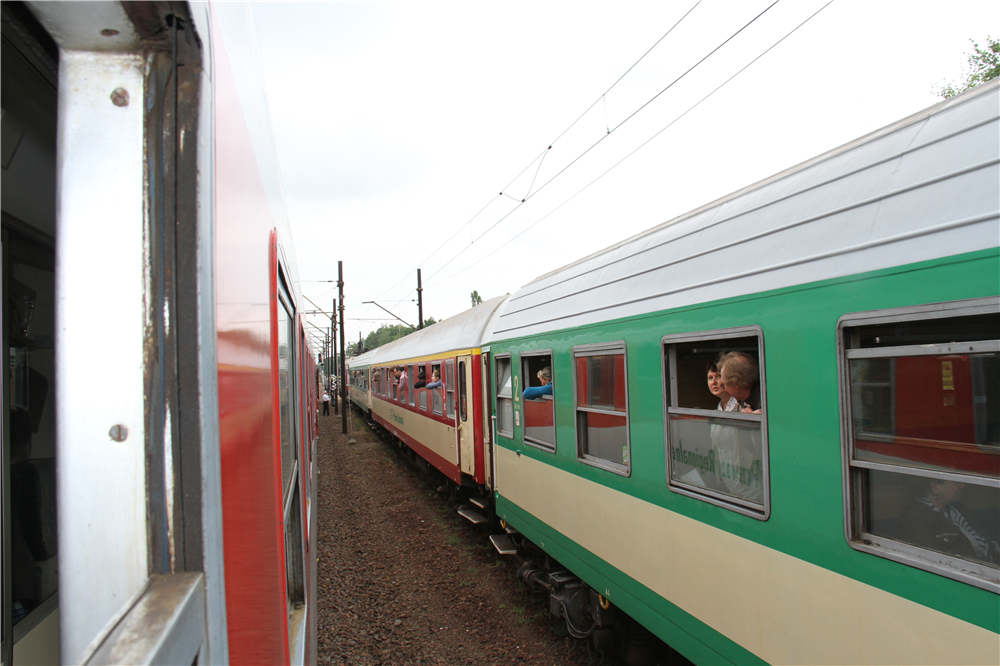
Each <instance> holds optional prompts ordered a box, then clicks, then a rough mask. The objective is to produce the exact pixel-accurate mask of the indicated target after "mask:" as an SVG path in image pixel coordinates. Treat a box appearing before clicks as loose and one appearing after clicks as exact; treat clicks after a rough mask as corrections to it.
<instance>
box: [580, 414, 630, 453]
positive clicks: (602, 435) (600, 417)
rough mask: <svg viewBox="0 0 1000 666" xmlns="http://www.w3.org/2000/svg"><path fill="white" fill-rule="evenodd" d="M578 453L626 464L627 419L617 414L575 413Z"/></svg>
mask: <svg viewBox="0 0 1000 666" xmlns="http://www.w3.org/2000/svg"><path fill="white" fill-rule="evenodd" d="M576 426H577V437H578V438H579V446H580V453H581V454H582V455H588V456H591V457H594V458H600V459H601V460H607V461H608V462H612V463H614V464H616V465H624V466H628V464H629V453H628V419H626V418H625V416H623V415H618V414H596V413H594V412H577V413H576Z"/></svg>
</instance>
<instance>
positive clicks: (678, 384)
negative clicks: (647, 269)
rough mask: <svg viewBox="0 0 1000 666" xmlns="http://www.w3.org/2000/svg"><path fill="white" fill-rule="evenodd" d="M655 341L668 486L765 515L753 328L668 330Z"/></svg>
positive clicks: (758, 346)
mask: <svg viewBox="0 0 1000 666" xmlns="http://www.w3.org/2000/svg"><path fill="white" fill-rule="evenodd" d="M662 344H663V370H664V371H663V379H664V384H665V385H664V390H663V395H664V412H665V414H664V426H665V433H664V441H665V444H666V448H667V451H666V460H667V485H668V487H669V488H670V490H672V491H674V492H677V493H680V494H682V495H688V496H690V497H696V498H698V499H701V500H705V501H707V502H711V503H712V504H717V505H719V506H722V507H725V508H727V509H732V510H733V511H737V512H739V513H743V514H746V515H748V516H752V517H754V518H757V519H760V520H767V518H768V515H769V513H770V504H769V493H768V464H767V408H766V398H765V391H764V364H763V363H762V362H761V360H762V359H763V357H764V356H763V336H762V334H761V331H760V329H759V328H758V327H756V326H753V327H742V328H734V329H727V330H722V331H707V332H703V333H696V334H680V335H667V336H665V337H664V338H663V341H662ZM723 373H725V374H726V377H727V378H728V379H729V383H728V385H726V384H725V383H724V382H723V379H722V377H723Z"/></svg>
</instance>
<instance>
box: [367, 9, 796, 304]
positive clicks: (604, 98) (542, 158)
mask: <svg viewBox="0 0 1000 666" xmlns="http://www.w3.org/2000/svg"><path fill="white" fill-rule="evenodd" d="M777 1H778V0H775V2H777ZM700 4H701V0H698V1H697V2H696V3H695V4H694V5H692V6H691V8H690V9H688V10H687V11H686V12H685V13H684V15H683V16H681V17H680V18H679V19H678V20H677V21H676V22H675V23H674V24H673V25H672V26H670V29H669V30H667V31H666V32H665V33H663V35H662V36H661V37H660V38H659V39H657V40H656V42H655V43H654V44H653V45H652V46H650V47H649V48H648V49H647V50H646V52H645V53H643V54H642V55H641V56H640V57H639V59H638V60H636V61H635V62H634V63H632V64H631V65H630V66H629V68H628V69H626V70H625V72H623V73H622V74H621V76H619V77H618V78H617V79H616V80H615V82H614V83H612V84H611V86H610V87H609V88H608V89H607V90H605V91H604V92H603V93H601V95H600V96H598V97H597V99H595V100H594V101H593V102H592V103H591V104H590V106H588V107H587V108H586V109H584V111H583V113H581V114H580V115H579V116H578V117H577V118H576V120H574V121H573V122H571V123H570V124H569V125H568V126H567V127H566V128H565V129H564V130H563V131H562V132H560V133H559V135H558V136H557V137H556V138H555V139H553V140H552V141H550V142H549V144H548V146H547V147H546V148H545V149H544V150H542V152H541V153H539V154H538V156H537V157H535V158H534V159H532V160H531V161H530V162H529V163H528V164H527V165H526V166H525V167H524V168H523V169H521V171H520V172H519V173H518V174H517V175H516V176H514V178H513V179H512V180H511V181H510V182H509V183H507V185H506V186H505V187H503V188H501V190H500V193H499V194H498V195H497V197H500V196H508V197H510V198H511V199H514V200H515V201H518V202H519V205H518V206H517V207H515V208H514V209H513V210H511V211H509V212H508V213H507V214H506V215H504V216H503V217H502V218H501V219H500V220H499V221H498V222H497V223H499V222H502V221H503V220H504V219H506V218H507V217H508V216H509V215H510V214H511V213H513V212H514V210H517V208H518V207H520V204H521V203H524V200H526V199H527V196H528V194H530V192H531V188H532V187H534V184H535V179H537V177H538V173H539V172H540V171H541V167H542V162H544V161H545V156H546V155H547V154H548V152H549V151H550V150H552V147H553V146H554V145H555V144H556V142H558V141H559V140H560V139H561V138H563V136H565V135H566V133H567V132H569V131H570V130H571V129H573V127H575V126H576V124H577V123H579V122H580V120H581V119H583V118H584V117H585V116H586V115H587V114H588V113H589V112H590V110H591V109H593V108H594V106H595V105H596V104H598V103H599V102H602V101H603V102H604V103H605V119H606V118H607V94H608V93H609V92H611V91H612V90H613V89H614V87H615V86H617V85H618V84H619V83H621V81H622V79H624V78H625V77H626V76H627V75H628V74H629V72H631V71H632V70H633V69H635V67H636V66H637V65H638V64H639V63H640V62H642V60H643V59H644V58H645V57H646V56H647V55H649V54H650V53H651V52H652V51H653V49H655V48H656V47H657V46H658V45H659V44H660V42H662V41H663V40H664V39H665V38H666V37H667V36H668V35H669V34H670V33H671V32H673V31H674V29H675V28H676V27H677V26H678V25H680V24H681V22H682V21H683V20H684V19H685V18H687V16H688V15H689V14H690V13H691V12H693V11H694V10H695V8H697V7H698V5H700ZM620 125H621V124H620V123H619V126H620ZM610 133H611V131H610V130H609V131H608V134H610ZM588 150H589V149H588ZM577 159H579V158H577ZM574 161H575V160H574ZM536 162H537V163H538V167H537V168H536V169H535V178H533V179H532V181H531V185H529V187H528V194H526V195H525V197H523V198H522V199H518V198H517V197H514V196H511V195H509V194H505V191H506V190H507V189H508V188H510V187H511V186H512V185H513V184H514V183H516V182H517V180H518V179H519V178H520V177H521V176H523V175H524V174H525V173H526V172H527V171H528V169H530V168H531V166H532V165H533V164H535V163H536ZM548 182H551V179H550V180H549V181H548ZM546 184H548V183H546ZM497 197H493V198H491V199H490V200H489V201H488V202H487V203H486V205H484V206H483V207H482V208H481V209H480V210H479V211H478V212H477V213H476V214H475V215H473V216H472V217H471V218H469V220H468V221H467V222H465V223H463V224H462V225H460V226H459V227H458V228H457V229H456V230H455V232H454V233H453V234H452V235H451V236H449V237H448V239H447V240H445V241H444V242H443V243H442V244H441V245H439V246H438V247H437V248H436V249H435V250H434V251H433V252H431V253H430V254H429V255H427V257H426V258H425V259H424V260H423V261H422V262H420V264H418V265H423V264H425V263H427V262H428V261H429V260H430V259H431V258H432V257H433V256H434V255H435V254H437V253H438V252H440V251H441V250H442V249H443V248H444V247H445V246H447V245H448V243H450V242H451V241H452V240H454V238H455V237H456V236H458V234H459V233H461V232H462V231H463V230H464V229H465V228H466V227H468V226H470V225H471V224H472V222H474V221H475V220H476V218H478V217H479V216H480V215H482V214H483V211H485V210H486V209H487V208H489V207H490V205H491V204H492V203H493V202H494V201H495V199H496V198H497ZM497 223H494V224H493V226H491V227H490V229H492V228H493V227H495V226H496V224H497ZM490 229H487V231H486V232H484V233H483V234H480V235H479V237H478V238H470V240H469V245H472V244H473V243H475V242H476V241H477V240H479V238H482V237H483V236H484V235H485V234H486V233H488V232H489V231H490ZM467 247H468V246H467ZM456 256H457V255H456ZM453 258H454V257H453ZM447 263H451V260H449V261H448V262H447ZM447 263H446V264H445V266H447ZM443 268H444V266H442V267H441V268H439V269H438V270H437V271H435V273H433V274H432V275H430V276H429V277H428V279H430V278H432V277H434V275H436V274H437V273H439V272H441V270H442V269H443ZM414 270H416V269H411V270H410V271H409V272H407V273H406V275H404V276H403V277H402V278H400V279H399V280H398V281H397V282H396V283H395V284H393V285H392V286H391V287H389V288H388V289H386V290H385V291H384V292H382V294H381V295H379V296H378V297H377V298H378V299H381V298H382V297H383V296H385V295H386V294H387V293H389V292H390V291H392V290H393V289H395V288H396V287H397V286H399V285H400V284H401V283H402V282H403V281H404V280H406V279H407V278H408V277H410V275H411V274H412V273H413V271H414ZM407 295H409V294H407Z"/></svg>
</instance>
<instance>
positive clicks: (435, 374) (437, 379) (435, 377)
mask: <svg viewBox="0 0 1000 666" xmlns="http://www.w3.org/2000/svg"><path fill="white" fill-rule="evenodd" d="M427 388H429V389H436V388H441V366H440V365H435V366H434V370H433V371H432V372H431V383H430V384H428V385H427Z"/></svg>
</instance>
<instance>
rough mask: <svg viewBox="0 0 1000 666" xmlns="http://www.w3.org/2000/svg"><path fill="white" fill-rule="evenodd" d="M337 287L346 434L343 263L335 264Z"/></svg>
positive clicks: (342, 396)
mask: <svg viewBox="0 0 1000 666" xmlns="http://www.w3.org/2000/svg"><path fill="white" fill-rule="evenodd" d="M337 287H338V288H339V289H340V395H341V398H342V399H343V401H344V409H343V410H341V412H340V413H341V415H342V416H343V430H342V431H341V432H343V433H344V434H345V435H346V434H347V382H345V381H344V377H346V376H347V373H346V372H345V370H346V369H347V368H346V366H347V363H346V362H345V361H344V262H343V261H338V262H337Z"/></svg>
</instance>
